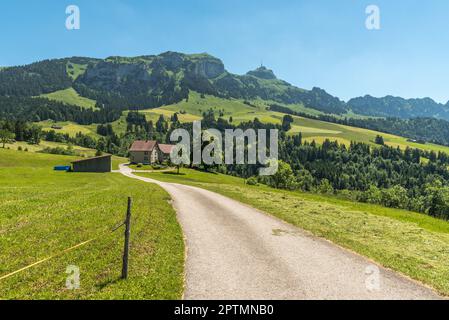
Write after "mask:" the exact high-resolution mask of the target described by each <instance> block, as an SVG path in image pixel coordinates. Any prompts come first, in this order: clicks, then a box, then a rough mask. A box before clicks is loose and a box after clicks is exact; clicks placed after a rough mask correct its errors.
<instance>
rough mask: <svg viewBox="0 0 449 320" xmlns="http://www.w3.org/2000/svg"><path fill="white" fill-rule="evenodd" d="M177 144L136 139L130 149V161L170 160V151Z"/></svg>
mask: <svg viewBox="0 0 449 320" xmlns="http://www.w3.org/2000/svg"><path fill="white" fill-rule="evenodd" d="M174 147H175V146H173V145H170V144H159V143H158V142H157V141H154V140H147V141H142V140H138V141H134V143H133V144H132V146H131V148H130V149H129V154H130V162H131V163H142V164H153V163H159V162H164V161H169V160H170V153H171V152H172V150H173V148H174Z"/></svg>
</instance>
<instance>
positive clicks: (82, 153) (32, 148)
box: [5, 141, 128, 170]
mask: <svg viewBox="0 0 449 320" xmlns="http://www.w3.org/2000/svg"><path fill="white" fill-rule="evenodd" d="M5 147H6V149H8V148H9V150H14V151H18V149H19V147H20V148H22V151H20V152H23V153H25V154H26V153H27V152H31V153H40V151H42V150H43V149H45V148H56V147H59V148H64V149H67V145H66V144H64V143H58V142H50V141H41V143H40V144H39V145H32V144H28V143H26V142H15V143H13V144H6V146H5ZM25 149H28V151H24V150H25ZM73 151H74V152H75V154H76V155H75V156H74V157H76V158H77V159H82V158H89V157H94V156H95V154H96V152H97V150H94V149H88V148H83V147H80V146H73ZM29 157H34V155H30V156H29ZM61 159H62V160H66V162H65V163H59V165H69V164H70V162H69V161H68V160H70V158H69V157H62V158H61ZM127 162H128V159H126V158H122V157H117V156H112V169H113V170H118V168H119V164H122V163H127Z"/></svg>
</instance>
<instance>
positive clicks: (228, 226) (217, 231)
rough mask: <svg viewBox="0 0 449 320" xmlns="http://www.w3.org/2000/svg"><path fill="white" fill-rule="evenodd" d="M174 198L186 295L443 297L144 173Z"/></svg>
mask: <svg viewBox="0 0 449 320" xmlns="http://www.w3.org/2000/svg"><path fill="white" fill-rule="evenodd" d="M120 171H121V173H122V174H124V175H125V176H128V177H130V178H134V179H139V180H142V181H145V182H150V183H156V184H158V185H160V186H161V187H162V188H164V189H165V190H166V191H167V192H168V193H169V194H170V195H171V197H172V199H173V205H174V207H175V209H176V210H177V213H178V220H179V222H180V224H181V226H182V228H183V231H184V234H185V237H186V246H187V261H186V288H185V297H184V298H185V299H187V300H195V299H224V300H240V299H250V300H251V299H439V298H440V297H439V296H438V295H437V294H436V293H435V292H434V291H432V290H431V289H429V288H427V287H424V286H423V285H421V284H419V283H417V282H414V281H412V280H409V279H408V278H405V277H403V276H401V275H399V274H396V273H394V272H392V271H390V270H387V269H384V268H382V267H379V266H377V265H375V264H374V263H373V262H371V261H369V260H367V259H365V258H363V257H361V256H359V255H357V254H354V253H352V252H349V251H347V250H344V249H342V248H340V247H338V246H336V245H334V244H332V243H330V242H327V241H325V240H322V239H319V238H316V237H314V236H311V235H310V234H308V233H307V232H305V231H302V230H300V229H298V228H296V227H293V226H291V225H289V224H287V223H285V222H282V221H280V220H279V219H276V218H274V217H271V216H269V215H267V214H265V213H263V212H260V211H258V210H256V209H253V208H251V207H249V206H246V205H244V204H242V203H239V202H237V201H234V200H231V199H229V198H226V197H224V196H221V195H219V194H216V193H213V192H210V191H207V190H203V189H200V188H196V187H191V186H185V185H180V184H173V183H165V182H160V181H156V180H153V179H149V178H144V177H139V176H136V175H134V174H133V173H132V170H131V169H129V168H128V167H126V166H121V167H120Z"/></svg>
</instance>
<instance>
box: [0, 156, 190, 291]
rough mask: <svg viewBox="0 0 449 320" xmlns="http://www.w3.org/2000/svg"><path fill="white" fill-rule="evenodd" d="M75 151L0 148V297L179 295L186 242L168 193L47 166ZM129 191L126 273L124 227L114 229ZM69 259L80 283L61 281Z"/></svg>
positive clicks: (110, 177) (67, 159) (123, 179)
mask: <svg viewBox="0 0 449 320" xmlns="http://www.w3.org/2000/svg"><path fill="white" fill-rule="evenodd" d="M74 159H76V158H75V157H65V156H55V155H46V154H31V153H24V152H17V151H12V150H4V149H0V235H1V236H0V261H1V262H0V300H1V299H56V300H60V299H125V300H126V299H180V298H181V296H182V292H183V264H184V242H183V236H182V232H181V229H180V226H179V225H178V222H177V220H176V214H175V211H174V210H173V209H172V207H171V205H170V204H169V202H168V200H169V199H170V197H169V196H168V194H167V193H165V192H164V191H163V190H162V189H161V188H159V187H158V186H156V185H153V184H148V183H143V182H140V181H136V180H132V179H129V178H126V177H124V176H122V175H121V174H119V173H107V174H88V173H66V172H55V171H53V170H52V169H53V166H55V165H63V164H68V163H70V161H73V160H74ZM128 196H131V197H132V199H133V206H132V214H133V215H132V229H131V243H130V269H129V280H127V281H123V280H120V274H121V262H122V251H123V228H121V229H119V230H117V231H116V232H111V230H112V228H113V227H114V226H117V225H118V224H119V223H120V222H122V221H123V219H124V217H125V213H126V206H127V197H128ZM90 240H91V241H90ZM87 241H90V242H87ZM79 244H81V245H80V246H79V247H76V248H74V249H72V250H70V251H67V252H64V250H66V249H68V248H73V247H74V246H76V245H79ZM49 257H50V259H49V260H46V261H45V262H43V263H40V264H37V265H35V266H33V267H30V268H28V269H25V270H23V271H21V272H19V273H17V274H12V275H10V274H11V273H12V272H14V271H16V270H20V269H22V268H24V267H26V266H29V265H31V264H33V263H35V262H38V261H40V260H42V259H45V258H49ZM71 266H76V267H77V268H79V271H80V286H79V289H78V290H69V289H68V288H67V287H66V281H67V277H68V276H69V274H67V270H70V269H68V268H70V267H71ZM7 275H9V276H7ZM5 276H7V277H6V278H3V277H5ZM2 278H3V279H2Z"/></svg>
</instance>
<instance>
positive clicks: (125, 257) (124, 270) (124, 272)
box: [122, 197, 132, 279]
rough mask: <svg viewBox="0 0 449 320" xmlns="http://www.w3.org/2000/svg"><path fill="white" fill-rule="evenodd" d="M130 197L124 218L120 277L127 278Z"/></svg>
mask: <svg viewBox="0 0 449 320" xmlns="http://www.w3.org/2000/svg"><path fill="white" fill-rule="evenodd" d="M131 204H132V202H131V197H129V198H128V210H127V212H126V220H125V248H124V250H123V267H122V279H128V258H129V236H130V232H131Z"/></svg>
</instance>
